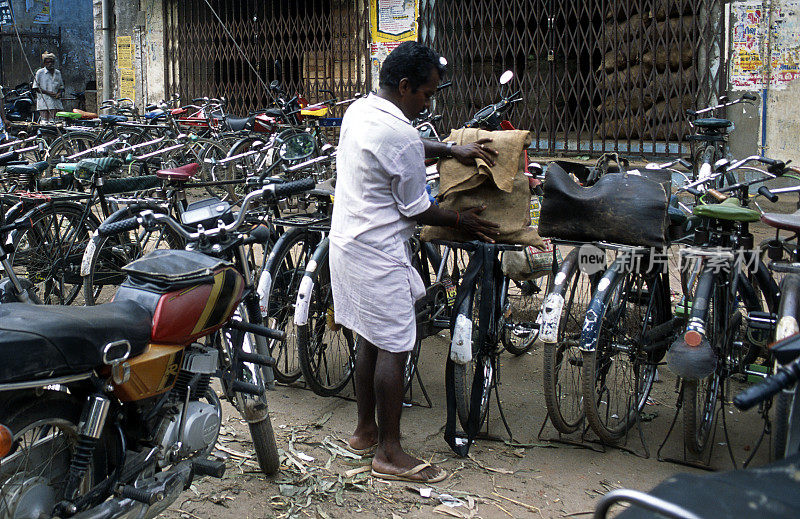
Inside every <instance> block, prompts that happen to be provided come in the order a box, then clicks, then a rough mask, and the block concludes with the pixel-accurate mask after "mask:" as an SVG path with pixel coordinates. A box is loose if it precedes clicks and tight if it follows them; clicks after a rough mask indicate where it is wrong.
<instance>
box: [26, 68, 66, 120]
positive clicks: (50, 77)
mask: <svg viewBox="0 0 800 519" xmlns="http://www.w3.org/2000/svg"><path fill="white" fill-rule="evenodd" d="M33 88H43V89H45V90H47V91H48V92H58V91H59V90H63V89H64V80H63V79H61V71H60V70H58V69H54V70H53V73H52V74H51V73H50V71H48V70H47V68H46V67H42V68H40V69H39V70H37V71H36V75H35V76H34V77H33ZM36 109H37V110H63V109H64V105H63V104H61V100H60V99H56V98H55V97H52V96H49V95H47V94H43V93H41V92H39V93H38V94H37V95H36Z"/></svg>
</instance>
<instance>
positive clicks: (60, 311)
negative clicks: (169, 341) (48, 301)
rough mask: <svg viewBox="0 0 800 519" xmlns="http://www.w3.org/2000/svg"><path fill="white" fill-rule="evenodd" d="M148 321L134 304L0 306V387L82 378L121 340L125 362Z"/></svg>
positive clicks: (142, 340) (142, 343)
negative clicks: (36, 380)
mask: <svg viewBox="0 0 800 519" xmlns="http://www.w3.org/2000/svg"><path fill="white" fill-rule="evenodd" d="M152 319H153V316H152V314H151V312H150V311H149V310H147V309H146V308H144V307H143V306H141V305H139V304H138V303H136V302H134V301H119V302H113V303H107V304H103V305H98V306H59V305H28V304H25V303H6V304H3V305H0V383H2V382H13V381H18V380H30V379H32V378H49V377H55V376H62V375H72V374H76V373H85V372H87V371H90V370H93V369H95V368H97V367H99V366H102V365H103V347H104V346H105V345H106V344H108V343H110V342H114V341H120V340H127V341H128V342H129V343H130V345H131V353H130V356H131V357H134V356H136V355H140V354H141V353H142V352H144V350H145V349H146V348H147V343H148V342H149V340H150V330H151V328H152ZM23 352H24V354H23Z"/></svg>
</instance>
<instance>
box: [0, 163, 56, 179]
mask: <svg viewBox="0 0 800 519" xmlns="http://www.w3.org/2000/svg"><path fill="white" fill-rule="evenodd" d="M48 166H49V164H48V163H47V162H34V163H33V164H19V165H16V166H6V175H8V176H11V177H15V176H16V177H21V176H31V177H37V176H39V175H40V174H41V173H42V172H44V171H45V170H46V169H47V167H48Z"/></svg>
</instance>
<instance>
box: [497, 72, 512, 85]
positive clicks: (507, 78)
mask: <svg viewBox="0 0 800 519" xmlns="http://www.w3.org/2000/svg"><path fill="white" fill-rule="evenodd" d="M512 79H514V73H513V72H511V71H510V70H506V71H505V72H503V75H501V76H500V84H501V85H506V84H508V82H509V81H511V80H512Z"/></svg>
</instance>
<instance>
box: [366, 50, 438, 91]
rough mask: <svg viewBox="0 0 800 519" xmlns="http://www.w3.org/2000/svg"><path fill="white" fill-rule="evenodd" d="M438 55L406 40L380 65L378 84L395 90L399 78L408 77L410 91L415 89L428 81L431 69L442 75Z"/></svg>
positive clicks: (398, 84)
mask: <svg viewBox="0 0 800 519" xmlns="http://www.w3.org/2000/svg"><path fill="white" fill-rule="evenodd" d="M440 57H441V56H439V55H438V54H436V53H435V52H434V51H432V50H431V49H429V48H428V47H426V46H425V45H422V44H421V43H417V42H415V41H406V42H403V43H401V44H400V45H398V46H397V48H396V49H394V50H393V51H392V52H390V53H389V55H388V56H387V57H386V59H385V60H384V62H383V65H382V66H381V73H380V81H379V85H380V86H381V87H384V88H389V89H392V90H397V88H398V87H399V86H400V80H401V79H403V78H404V77H405V78H408V82H409V83H410V85H411V91H412V92H416V91H417V89H418V88H419V87H420V86H422V85H424V84H425V83H427V82H428V78H429V77H430V75H431V71H432V70H435V71H437V72H438V73H439V77H440V78H441V77H443V76H444V71H445V69H444V66H443V65H442V64H441V62H440V61H439V58H440Z"/></svg>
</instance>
